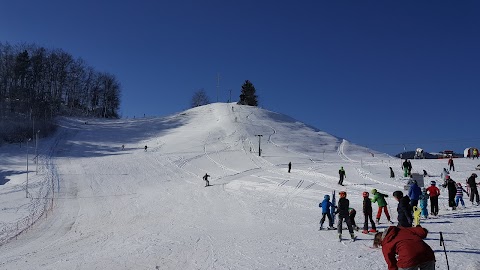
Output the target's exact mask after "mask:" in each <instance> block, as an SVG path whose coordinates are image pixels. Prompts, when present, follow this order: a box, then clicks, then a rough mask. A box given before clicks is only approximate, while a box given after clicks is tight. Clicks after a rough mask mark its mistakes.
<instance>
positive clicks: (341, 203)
mask: <svg viewBox="0 0 480 270" xmlns="http://www.w3.org/2000/svg"><path fill="white" fill-rule="evenodd" d="M338 195H340V199H339V200H338V209H337V213H338V223H337V228H338V239H339V240H340V241H342V224H343V221H345V222H346V223H347V228H348V231H349V232H350V237H351V239H352V241H355V239H356V236H355V234H353V227H352V223H351V221H350V216H349V213H348V208H349V206H350V201H349V200H348V199H347V192H345V191H340V192H339V193H338Z"/></svg>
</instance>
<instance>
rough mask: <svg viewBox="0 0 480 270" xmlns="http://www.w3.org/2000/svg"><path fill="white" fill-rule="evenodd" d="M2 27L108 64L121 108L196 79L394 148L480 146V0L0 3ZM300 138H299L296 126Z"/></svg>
mask: <svg viewBox="0 0 480 270" xmlns="http://www.w3.org/2000/svg"><path fill="white" fill-rule="evenodd" d="M0 9H1V10H2V15H1V16H0V39H1V41H2V42H9V43H11V44H17V43H20V42H27V43H35V44H37V45H41V46H44V47H47V48H61V49H63V50H65V51H67V52H69V53H70V54H72V55H73V56H74V57H81V58H83V59H84V60H85V61H86V62H87V63H88V64H89V65H91V66H93V67H94V68H95V69H97V70H98V71H107V72H109V73H112V74H114V75H115V76H117V78H118V80H119V81H120V83H121V85H122V91H123V98H122V105H121V106H122V107H121V113H122V115H123V116H124V117H127V116H128V117H129V118H131V117H133V116H134V115H135V116H137V117H138V116H143V114H144V113H145V114H146V115H147V116H165V115H169V114H172V113H175V112H179V111H182V110H184V109H187V108H188V107H189V103H190V99H191V97H192V95H193V93H194V91H196V90H198V89H200V88H204V89H205V90H206V91H207V93H208V95H209V97H210V100H211V101H213V102H215V101H217V88H216V84H217V78H216V77H217V73H220V77H221V78H220V88H219V89H220V91H219V94H218V99H219V101H221V102H226V101H227V100H228V98H229V90H230V89H231V90H232V97H233V99H234V100H238V96H239V94H240V89H241V85H242V84H243V82H244V81H245V80H247V79H248V80H250V81H252V83H253V84H254V86H255V87H256V89H257V94H258V95H259V101H260V106H262V107H264V108H266V109H269V110H272V111H276V112H280V113H284V114H287V115H289V116H291V117H294V118H296V119H298V120H300V121H302V122H305V123H307V124H310V125H312V126H314V127H316V128H318V129H320V130H323V131H326V132H328V133H331V134H333V135H335V136H339V137H342V138H346V139H348V140H350V141H352V142H354V143H357V144H360V145H364V146H367V147H370V148H373V149H375V150H379V151H383V152H387V153H390V154H396V153H398V152H400V151H403V148H404V146H403V145H404V144H405V148H406V149H407V150H414V149H415V148H416V147H422V148H424V149H425V150H426V151H429V152H432V151H440V150H444V149H452V150H456V151H463V149H464V148H465V147H468V146H477V147H480V127H479V123H480V121H479V120H478V119H479V116H480V114H479V111H478V102H479V98H480V93H479V90H480V1H473V0H470V1H469V0H466V1H418V0H416V1H320V0H315V1H313V0H312V1H310V0H307V1H279V0H268V1H266V0H265V1H263V0H245V1H228V0H227V1H225V0H223V1H221V0H215V1H213V0H212V1H201V0H191V1H181V0H180V1H177V0H175V1H153V0H151V1H113V0H108V1H92V0H83V1H69V0H51V1H49V0H47V1H37V0H17V1H2V3H1V5H0ZM299 139H300V138H299Z"/></svg>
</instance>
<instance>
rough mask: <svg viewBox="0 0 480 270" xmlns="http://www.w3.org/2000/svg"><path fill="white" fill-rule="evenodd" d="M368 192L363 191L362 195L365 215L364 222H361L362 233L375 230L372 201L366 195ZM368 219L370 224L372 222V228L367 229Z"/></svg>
mask: <svg viewBox="0 0 480 270" xmlns="http://www.w3.org/2000/svg"><path fill="white" fill-rule="evenodd" d="M369 195H370V194H368V192H366V191H364V192H363V194H362V196H363V216H364V217H365V222H364V223H363V231H362V233H365V234H367V233H368V232H372V233H375V232H377V230H376V228H375V222H373V217H372V215H373V209H372V201H370V198H369V197H368V196H369ZM368 220H370V224H372V228H371V229H370V230H368Z"/></svg>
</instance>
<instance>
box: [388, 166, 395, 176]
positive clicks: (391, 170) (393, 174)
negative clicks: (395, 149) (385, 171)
mask: <svg viewBox="0 0 480 270" xmlns="http://www.w3.org/2000/svg"><path fill="white" fill-rule="evenodd" d="M389 168H390V178H395V173H394V172H393V169H392V167H389Z"/></svg>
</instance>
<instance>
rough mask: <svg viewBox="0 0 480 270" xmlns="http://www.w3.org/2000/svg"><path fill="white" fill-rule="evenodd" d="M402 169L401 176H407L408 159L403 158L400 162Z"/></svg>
mask: <svg viewBox="0 0 480 270" xmlns="http://www.w3.org/2000/svg"><path fill="white" fill-rule="evenodd" d="M402 170H403V177H407V176H408V160H407V159H405V161H404V162H403V163H402Z"/></svg>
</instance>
